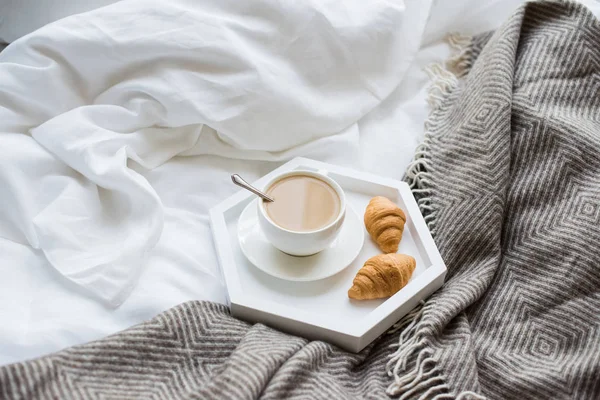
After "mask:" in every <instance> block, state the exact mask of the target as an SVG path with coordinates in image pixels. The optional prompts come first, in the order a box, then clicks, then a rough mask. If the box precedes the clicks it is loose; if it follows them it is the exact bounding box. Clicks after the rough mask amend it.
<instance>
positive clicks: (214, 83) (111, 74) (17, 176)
mask: <svg viewBox="0 0 600 400" xmlns="http://www.w3.org/2000/svg"><path fill="white" fill-rule="evenodd" d="M405 10H406V8H405V5H404V3H403V2H402V1H397V0H395V1H385V0H378V1H370V2H364V1H362V0H352V1H346V2H344V6H343V7H340V4H339V2H336V1H316V0H315V1H310V0H303V1H282V2H271V1H268V0H257V1H252V2H240V1H237V0H210V1H209V0H206V1H202V2H198V1H183V0H178V1H169V2H164V1H157V2H155V1H147V0H132V1H125V2H119V3H116V4H113V5H111V6H107V7H105V8H101V9H98V10H95V11H92V12H90V13H86V14H80V15H76V16H72V17H68V18H66V19H63V20H60V21H58V22H55V23H53V24H50V25H47V26H45V27H43V28H41V29H40V30H38V31H36V32H34V33H32V34H30V35H28V36H25V37H23V38H21V39H20V40H18V41H16V42H15V43H13V44H11V45H10V46H9V47H7V48H6V49H5V50H4V51H3V52H2V53H0V105H1V107H0V153H1V154H0V164H1V165H0V197H1V198H2V201H3V207H2V208H1V209H0V221H1V223H0V236H1V237H3V238H5V239H8V240H11V241H14V242H17V243H21V244H28V245H30V246H32V247H33V248H35V249H39V250H40V251H41V252H42V253H43V254H44V255H45V257H46V258H47V260H48V261H49V262H50V263H51V264H52V266H53V267H54V268H55V269H56V270H57V271H58V272H60V274H62V275H63V276H64V277H66V278H68V279H69V280H70V281H72V282H74V283H76V284H78V285H81V286H83V287H85V288H86V289H87V290H89V291H90V292H92V293H93V294H94V295H96V296H97V297H99V298H101V299H103V300H105V301H106V302H108V303H109V304H111V305H117V304H120V303H121V302H122V301H123V300H124V299H125V298H126V296H127V295H128V294H129V293H130V291H131V289H132V287H133V285H134V284H135V282H136V280H137V279H138V277H139V275H140V272H141V266H142V265H143V264H144V262H145V261H146V260H147V255H148V252H149V251H150V250H151V249H153V248H154V246H155V245H156V244H157V242H158V240H159V238H160V237H161V233H162V231H163V226H164V219H165V215H164V213H165V210H164V207H163V204H162V202H161V199H160V197H159V196H158V195H157V193H156V191H155V190H154V188H153V187H152V185H151V184H150V183H149V182H148V180H147V179H146V178H145V177H144V176H143V171H147V170H152V169H154V168H157V167H158V166H160V165H162V164H164V163H165V162H167V161H168V160H170V159H172V158H173V157H175V156H178V155H187V156H190V155H203V154H210V155H219V156H225V157H229V158H243V159H260V160H285V159H288V158H290V157H291V156H293V155H296V154H301V153H304V152H306V149H307V148H310V147H311V146H313V147H314V146H318V147H319V148H322V147H324V146H325V147H327V145H332V144H335V142H336V137H339V136H340V135H342V136H343V135H347V133H348V132H351V131H352V130H354V131H356V126H355V123H356V122H357V121H358V120H359V119H360V118H362V117H363V116H364V115H365V114H367V113H368V112H369V111H370V110H372V109H373V108H374V107H375V106H377V105H378V104H379V103H380V102H381V101H382V100H383V99H385V98H386V97H387V96H388V95H389V94H390V92H391V91H392V90H394V88H395V87H396V86H397V85H398V84H399V82H400V80H401V78H402V76H403V73H404V71H406V69H407V68H408V65H409V63H410V61H411V57H412V56H414V53H415V52H416V50H417V48H418V43H415V41H414V40H410V37H409V36H408V35H407V34H408V33H411V32H410V31H407V29H411V30H412V31H413V32H414V27H415V24H414V22H411V23H406V21H405V20H404V17H405V15H404V12H405ZM424 17H426V14H424V15H423V21H424ZM421 30H422V29H421ZM416 33H417V34H418V35H419V36H420V32H419V31H418V30H417V32H416ZM417 37H418V36H417ZM203 190H210V188H204V189H203Z"/></svg>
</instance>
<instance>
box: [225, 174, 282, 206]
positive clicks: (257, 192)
mask: <svg viewBox="0 0 600 400" xmlns="http://www.w3.org/2000/svg"><path fill="white" fill-rule="evenodd" d="M231 180H232V181H233V183H235V184H236V185H238V186H239V187H243V188H244V189H246V190H249V191H251V192H252V193H254V194H255V195H257V196H259V197H261V198H262V199H264V200H266V201H269V202H271V201H275V199H274V198H272V197H269V196H267V195H266V194H264V193H263V192H261V191H260V190H258V189H257V188H255V187H254V186H252V185H251V184H249V183H248V182H246V181H245V180H243V179H242V177H241V176H239V175H238V174H233V175H231Z"/></svg>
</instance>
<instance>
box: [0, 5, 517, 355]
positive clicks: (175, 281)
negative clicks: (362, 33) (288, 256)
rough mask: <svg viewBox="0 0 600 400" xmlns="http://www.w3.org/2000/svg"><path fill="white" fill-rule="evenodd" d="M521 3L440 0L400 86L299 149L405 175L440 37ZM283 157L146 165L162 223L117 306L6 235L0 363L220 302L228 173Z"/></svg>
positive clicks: (257, 168)
mask: <svg viewBox="0 0 600 400" xmlns="http://www.w3.org/2000/svg"><path fill="white" fill-rule="evenodd" d="M450 3H452V4H450ZM483 3H485V4H483ZM517 3H520V1H487V2H481V1H477V0H463V1H458V2H447V3H444V2H441V1H440V2H438V4H436V6H435V7H434V8H433V9H432V13H431V16H430V19H429V24H428V29H427V31H426V33H425V36H424V39H423V44H424V45H423V47H422V48H421V50H420V51H419V53H418V54H417V57H416V58H415V60H414V62H413V63H412V64H411V66H410V68H409V70H408V72H407V74H406V75H405V77H404V79H403V80H402V83H401V84H400V86H399V87H398V88H397V89H396V90H394V92H392V94H391V95H390V96H389V97H388V98H387V99H386V100H385V101H384V102H383V103H382V104H380V105H379V106H378V107H377V108H376V109H374V110H373V111H371V112H370V113H369V114H368V115H367V116H365V117H364V118H363V119H362V120H360V121H359V123H358V124H355V125H353V126H351V127H350V128H349V129H347V130H346V131H345V132H344V133H343V134H341V135H340V137H339V138H337V141H334V144H336V146H337V145H339V147H338V148H337V150H338V151H331V148H322V147H319V146H314V147H312V148H306V149H304V151H303V152H302V155H303V156H306V157H311V158H315V159H318V160H322V161H326V162H333V163H337V164H341V165H346V166H351V167H354V168H359V169H363V170H366V171H370V172H374V173H378V174H381V175H385V176H388V177H392V178H396V179H399V178H401V177H402V175H403V173H404V170H405V168H406V166H407V165H408V163H409V162H410V160H411V158H412V154H413V152H414V149H415V147H416V146H417V145H418V144H419V142H420V141H421V139H422V135H423V122H424V120H425V118H426V117H427V115H428V112H429V108H428V106H427V101H426V98H427V87H428V85H429V78H428V76H427V75H426V74H425V72H424V71H423V68H424V67H425V66H427V65H429V64H430V63H433V62H439V61H442V60H444V59H445V58H447V57H448V55H449V54H450V50H449V48H448V46H446V45H445V44H444V43H443V40H442V39H443V36H444V35H445V34H446V32H449V31H461V32H466V33H476V32H479V31H482V30H487V29H493V28H495V27H496V26H497V25H498V24H500V23H501V22H502V20H503V19H504V18H505V17H506V16H507V15H509V13H510V12H511V11H512V9H514V7H515V5H516V4H517ZM474 4H477V5H478V6H477V7H473V5H474ZM461 10H462V12H461ZM465 10H469V12H465ZM281 162H282V161H277V162H264V161H248V160H236V159H231V158H224V157H216V156H191V157H176V158H174V159H172V160H170V161H169V162H167V163H165V164H163V165H161V166H160V167H158V168H155V169H153V170H151V171H149V172H146V173H144V174H143V175H144V176H145V177H146V178H147V179H148V181H149V182H150V184H151V185H152V187H153V188H154V189H155V190H156V192H157V194H158V195H159V197H160V199H161V200H162V203H163V205H164V208H165V225H164V230H163V233H162V235H161V238H160V240H159V242H158V244H157V246H156V247H155V248H154V249H153V250H152V253H151V256H150V257H149V261H148V263H147V265H146V266H145V268H144V269H143V272H142V274H141V276H140V279H139V281H138V283H137V285H136V286H135V288H134V289H133V291H132V292H131V295H130V296H129V297H128V298H127V300H126V301H125V302H124V303H123V304H122V305H121V306H120V307H119V308H117V309H114V308H111V307H109V306H106V305H104V304H103V303H101V302H99V301H98V300H97V299H94V298H92V297H90V296H88V294H87V293H85V291H83V290H82V289H81V288H80V287H78V286H76V285H74V284H72V283H71V282H69V281H68V280H66V279H65V278H64V277H62V276H61V275H60V274H59V273H58V272H56V271H55V270H54V269H53V268H51V266H50V265H49V264H48V262H47V261H46V259H45V257H44V256H43V254H41V252H40V251H39V250H34V249H32V248H31V247H29V246H25V245H22V244H18V243H15V242H11V241H8V240H4V239H0V257H1V262H0V365H2V364H7V363H11V362H16V361H19V360H24V359H28V358H32V357H37V356H40V355H43V354H46V353H49V352H52V351H56V350H59V349H62V348H64V347H67V346H71V345H74V344H78V343H83V342H86V341H90V340H94V339H97V338H100V337H103V336H106V335H108V334H111V333H114V332H117V331H119V330H122V329H125V328H127V327H129V326H131V325H133V324H136V323H139V322H141V321H143V320H146V319H148V318H151V317H152V316H154V315H156V314H157V313H159V312H161V311H163V310H165V309H167V308H169V307H171V306H174V305H176V304H179V303H181V302H184V301H188V300H210V301H216V302H220V303H224V302H225V289H224V287H223V286H222V283H221V281H220V278H219V273H218V269H217V268H218V263H217V259H216V256H215V252H214V248H213V244H212V239H211V233H210V226H209V222H208V218H207V211H208V209H209V208H210V207H212V206H213V205H215V204H217V203H218V202H219V201H221V200H222V199H224V198H226V197H227V196H229V195H230V194H232V193H234V192H235V191H236V190H237V189H236V188H235V187H234V186H232V185H231V184H230V183H229V182H230V180H229V179H230V178H229V176H230V174H231V173H232V172H236V173H240V174H243V175H244V176H245V177H246V178H247V179H248V180H250V181H252V180H254V179H256V178H258V177H260V176H261V175H263V174H265V173H267V172H268V171H270V170H272V169H273V168H275V167H277V166H278V165H280V164H281ZM207 187H210V188H211V189H212V190H211V191H206V190H205V189H206V188H207Z"/></svg>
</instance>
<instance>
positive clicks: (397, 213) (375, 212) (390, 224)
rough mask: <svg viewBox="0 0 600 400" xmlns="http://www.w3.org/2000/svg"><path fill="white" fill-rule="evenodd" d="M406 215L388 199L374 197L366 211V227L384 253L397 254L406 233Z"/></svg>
mask: <svg viewBox="0 0 600 400" xmlns="http://www.w3.org/2000/svg"><path fill="white" fill-rule="evenodd" d="M405 222H406V215H404V212H403V211H402V210H401V209H400V207H398V206H397V205H396V204H395V203H394V202H392V201H391V200H390V199H388V198H387V197H383V196H377V197H373V198H372V199H371V201H370V202H369V205H368V206H367V209H366V211H365V227H366V228H367V232H369V235H371V238H373V240H374V241H375V243H377V246H379V248H380V249H381V250H382V251H383V252H384V253H395V252H397V251H398V245H399V244H400V240H401V239H402V232H404V223H405Z"/></svg>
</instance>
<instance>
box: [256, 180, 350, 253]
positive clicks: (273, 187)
mask: <svg viewBox="0 0 600 400" xmlns="http://www.w3.org/2000/svg"><path fill="white" fill-rule="evenodd" d="M262 191H263V192H265V193H267V194H268V195H269V196H270V197H273V198H274V199H275V201H274V202H267V201H263V200H259V201H258V221H259V224H260V226H261V229H262V231H263V233H264V234H265V236H266V238H267V239H268V240H269V241H270V242H271V244H273V246H275V247H276V248H278V249H279V250H281V251H283V252H285V253H288V254H291V255H295V256H307V255H311V254H316V253H318V252H320V251H322V250H324V249H325V248H327V247H328V246H329V245H331V244H332V243H333V241H334V240H335V239H336V237H337V236H338V234H339V232H340V230H341V227H342V225H343V223H344V219H345V217H346V197H345V194H344V191H343V190H342V188H341V187H340V185H338V184H337V182H335V181H334V180H333V179H331V178H330V177H328V176H326V175H324V174H320V173H317V172H313V171H290V172H285V173H283V174H280V175H278V176H276V177H274V178H273V179H271V180H270V181H269V182H268V183H267V184H266V185H264V187H263V188H262Z"/></svg>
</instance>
